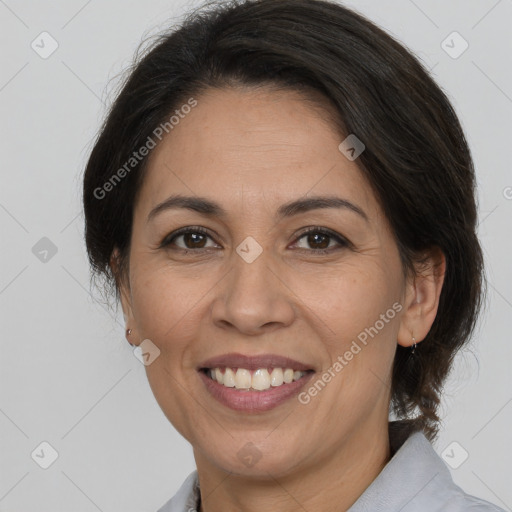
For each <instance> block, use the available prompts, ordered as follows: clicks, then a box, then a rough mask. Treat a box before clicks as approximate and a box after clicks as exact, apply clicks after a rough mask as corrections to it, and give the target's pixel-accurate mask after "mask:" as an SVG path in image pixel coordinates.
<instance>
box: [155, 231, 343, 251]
mask: <svg viewBox="0 0 512 512" xmlns="http://www.w3.org/2000/svg"><path fill="white" fill-rule="evenodd" d="M188 233H201V234H203V235H206V236H208V237H210V238H212V236H211V235H210V234H209V232H208V231H207V230H206V229H204V228H202V227H201V226H188V227H185V228H181V229H178V230H177V231H174V232H173V233H171V234H169V235H167V236H166V237H165V238H164V239H163V240H162V242H161V244H160V246H159V248H160V249H162V248H165V247H168V246H169V245H171V244H172V243H173V242H174V241H175V240H176V238H178V237H179V236H181V235H185V234H188ZM311 233H319V234H322V235H326V236H328V237H331V238H332V239H334V240H335V241H337V242H338V243H339V244H340V246H341V247H338V248H334V250H339V249H341V248H343V247H350V246H351V244H350V242H349V241H348V240H347V239H345V238H344V237H342V236H341V235H338V234H337V233H335V232H334V231H331V230H330V229H326V228H321V227H319V226H312V227H309V228H307V229H305V230H304V231H302V232H301V233H300V235H299V236H298V237H297V238H296V240H295V242H294V243H296V242H298V241H299V240H300V239H302V238H304V237H305V236H306V235H309V234H311ZM210 249H211V248H198V249H183V248H182V247H178V248H177V249H173V250H178V251H181V252H183V253H184V254H188V253H191V252H200V251H208V250H210ZM298 250H299V251H301V252H303V251H305V252H313V253H316V254H329V253H331V252H333V248H330V249H298Z"/></svg>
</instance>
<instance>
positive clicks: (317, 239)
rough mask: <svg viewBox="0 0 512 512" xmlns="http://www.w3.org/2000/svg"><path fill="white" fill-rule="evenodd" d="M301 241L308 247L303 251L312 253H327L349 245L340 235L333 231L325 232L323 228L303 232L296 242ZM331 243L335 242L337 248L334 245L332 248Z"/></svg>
mask: <svg viewBox="0 0 512 512" xmlns="http://www.w3.org/2000/svg"><path fill="white" fill-rule="evenodd" d="M302 239H304V240H305V241H306V243H307V245H308V246H309V247H307V248H305V249H304V250H309V252H313V253H315V252H318V253H329V252H332V251H334V250H337V249H340V248H343V247H348V246H349V245H350V244H349V242H348V241H347V240H346V239H345V238H343V237H342V236H341V235H338V234H337V233H334V232H333V231H330V230H327V229H325V228H317V227H313V228H309V229H308V230H307V231H305V232H303V233H302V235H301V236H299V238H297V241H299V240H302ZM332 241H335V242H336V243H337V246H336V244H334V246H332V245H331V242H332ZM296 243H297V242H296ZM301 249H303V248H301Z"/></svg>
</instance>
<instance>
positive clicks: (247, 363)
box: [198, 352, 313, 371]
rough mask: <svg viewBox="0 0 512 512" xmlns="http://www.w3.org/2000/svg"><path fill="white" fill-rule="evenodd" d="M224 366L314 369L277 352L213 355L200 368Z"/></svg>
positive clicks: (252, 368) (248, 368) (249, 368)
mask: <svg viewBox="0 0 512 512" xmlns="http://www.w3.org/2000/svg"><path fill="white" fill-rule="evenodd" d="M223 366H227V367H229V368H245V369H247V370H257V369H258V368H285V369H286V368H292V369H293V370H299V371H308V370H313V368H311V366H310V365H307V364H304V363H301V362H300V361H296V360H295V359H291V358H289V357H285V356H280V355H277V354H259V355H255V356H246V355H244V354H239V353H236V352H231V353H229V354H222V355H220V356H216V357H211V358H210V359H207V360H206V361H203V362H202V363H201V364H200V365H199V366H198V370H201V369H203V368H219V367H223Z"/></svg>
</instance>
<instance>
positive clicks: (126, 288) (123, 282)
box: [110, 247, 138, 345]
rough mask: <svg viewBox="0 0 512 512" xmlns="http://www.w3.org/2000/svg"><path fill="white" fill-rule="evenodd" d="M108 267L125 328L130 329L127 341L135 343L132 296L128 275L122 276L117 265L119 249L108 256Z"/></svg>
mask: <svg viewBox="0 0 512 512" xmlns="http://www.w3.org/2000/svg"><path fill="white" fill-rule="evenodd" d="M110 268H111V269H112V274H113V275H114V277H115V280H116V284H117V287H118V289H119V296H120V299H121V307H122V309H123V316H124V321H125V325H126V328H127V329H131V333H130V335H129V336H128V335H126V339H127V341H128V343H130V344H131V345H136V343H135V341H136V340H137V339H138V338H137V334H136V328H135V327H136V326H135V318H134V316H133V310H132V296H131V290H130V283H129V282H128V276H123V275H122V273H121V270H120V266H119V250H118V248H117V247H116V248H114V250H113V251H112V255H111V256H110Z"/></svg>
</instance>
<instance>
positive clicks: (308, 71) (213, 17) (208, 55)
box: [83, 0, 485, 439]
mask: <svg viewBox="0 0 512 512" xmlns="http://www.w3.org/2000/svg"><path fill="white" fill-rule="evenodd" d="M267 85H270V86H274V87H275V86H277V87H279V88H281V89H284V90H287V89H289V90H294V91H300V92H304V91H308V90H310V91H315V92H316V93H317V94H318V93H319V94H321V95H322V97H324V98H325V99H327V100H328V101H329V102H330V103H331V104H332V105H333V109H335V111H336V116H337V118H338V119H340V122H341V127H342V129H343V132H344V133H345V134H346V135H348V134H351V133H354V134H356V136H357V137H358V138H359V139H360V140H361V141H363V143H364V144H365V146H366V149H365V151H364V152H363V153H362V154H361V155H360V156H359V158H358V160H357V163H358V164H359V167H360V168H361V171H362V172H363V173H364V175H365V176H366V178H367V179H368V182H369V183H370V184H371V186H372V187H373V190H374V191H375V193H376V196H377V198H378V200H379V202H380V204H381V207H382V208H383V211H384V213H385V214H386V216H387V218H388V221H389V222H390V225H391V227H392V229H393V232H394V236H395V238H396V241H397V245H398V248H399V251H400V255H401V259H402V262H403V268H404V271H406V272H410V271H413V268H414V266H413V265H414V263H415V262H418V261H419V260H420V259H421V257H422V255H424V251H426V250H428V249H429V248H432V247H439V248H440V249H441V250H442V252H443V253H444V255H445V258H446V275H445V281H444V285H443V288H442V292H441V297H440V303H439V308H438V313H437V316H436V319H435V321H434V323H433V325H432V328H431V330H430V332H429V333H428V335H427V337H426V338H425V339H424V340H423V341H422V342H421V343H420V344H418V346H417V348H416V351H415V353H414V354H413V355H411V353H410V350H408V349H406V348H404V347H401V346H398V347H397V352H396V356H395V361H394V367H393V377H392V401H391V410H392V411H393V412H394V413H395V415H396V416H397V418H399V419H401V420H402V421H401V422H399V425H400V426H401V427H404V430H403V432H405V431H407V432H410V431H413V430H419V429H422V430H423V431H424V432H425V433H426V435H427V436H428V437H429V438H430V439H433V438H434V437H435V435H436V433H437V430H438V421H439V418H438V416H437V412H436V411H437V407H438V405H439V402H440V394H441V391H442V385H443V382H444V380H445V378H446V376H447V374H448V371H449V370H450V367H451V364H452V360H453V357H454V355H455V353H456V351H457V350H458V349H460V348H461V347H462V346H463V344H464V343H466V342H467V341H468V340H469V337H470V335H471V333H472V332H473V329H474V327H475V322H476V320H477V316H478V312H479V309H480V306H481V302H482V295H483V289H484V287H483V285H484V283H485V282H484V280H483V271H482V268H483V260H482V252H481V248H480V245H479V242H478V239H477V236H476V220H477V209H476V204H475V190H474V189H475V175H474V169H473V163H472V159H471V155H470V150H469V148H468V144H467V142H466V139H465V136H464V133H463V130H462V128H461V125H460V123H459V120H458V118H457V116H456V114H455V112H454V110H453V108H452V106H451V104H450V101H449V100H448V98H447V97H446V95H445V94H444V92H443V91H442V90H441V88H440V87H439V86H438V85H437V84H436V83H435V82H434V81H433V80H432V78H431V77H430V76H429V73H428V72H427V71H426V70H425V68H424V67H423V66H422V64H421V63H420V62H419V61H418V60H417V59H416V58H415V57H414V56H413V55H412V54H411V53H410V52H409V51H408V50H407V49H406V48H405V47H404V46H403V45H402V44H400V43H399V42H397V41H396V40H395V39H394V38H392V37H391V36H390V35H388V34H387V33H386V32H384V31H383V30H382V29H380V28H378V27H377V26H376V25H374V24H373V23H372V22H370V21H369V20H367V19H366V18H364V17H363V16H361V15H359V14H357V13H356V12H354V11H352V10H349V9H347V8H345V7H343V6H342V5H339V4H337V3H331V2H328V1H323V0H247V1H229V2H224V3H216V2H214V3H213V4H212V3H210V4H207V5H206V6H203V7H202V8H200V9H199V10H197V11H195V12H193V13H192V14H190V15H189V16H188V17H187V18H186V19H185V21H184V22H182V23H181V25H180V26H179V27H177V28H174V29H172V30H169V31H168V32H167V33H164V34H161V35H160V36H158V37H157V38H156V39H155V41H154V44H153V45H152V46H151V47H150V48H148V49H147V51H146V52H145V54H144V55H143V56H142V57H140V58H137V59H136V60H135V62H134V64H133V66H132V68H130V69H129V75H128V77H127V79H126V80H125V82H124V83H123V84H122V89H121V91H120V93H119V94H118V96H117V98H116V100H115V102H114V104H113V105H112V107H111V109H110V111H109V113H108V116H107V118H106V120H105V122H104V125H103V126H102V129H101V131H100V133H99V135H98V138H97V140H96V142H95V145H94V148H93V150H92V152H91V155H90V158H89V161H88V163H87V167H86V169H85V175H84V189H83V202H84V209H85V240H86V245H87V251H88V256H89V260H90V263H91V267H92V271H93V272H92V275H93V277H95V276H101V277H104V278H106V283H107V285H109V286H110V288H109V289H110V291H115V293H116V298H117V299H119V282H120V281H119V279H123V278H125V277H126V275H127V268H128V265H129V258H128V255H129V246H130V237H131V230H132V218H133V211H134V204H135V202H136V199H137V192H138V190H140V186H141V183H142V179H143V177H144V170H145V168H146V163H147V160H148V157H145V158H142V159H141V160H140V162H137V164H136V165H134V166H133V168H132V169H130V170H129V172H126V173H123V179H122V180H119V181H118V182H115V183H114V186H111V187H109V191H108V193H106V194H103V193H102V194H99V193H98V190H100V189H103V190H104V188H102V187H104V184H105V183H107V182H108V181H109V180H111V179H112V176H113V175H114V174H115V173H116V172H117V171H118V169H120V168H122V167H123V165H126V162H127V161H128V160H129V159H130V157H131V155H132V153H133V152H134V151H135V150H137V149H138V148H140V147H142V146H144V145H145V144H146V141H147V140H148V137H150V136H151V135H152V134H153V132H154V130H155V128H156V127H158V126H159V125H160V124H161V123H164V122H166V120H168V119H169V116H170V115H171V114H172V113H173V112H174V111H175V109H177V108H178V107H179V106H180V105H182V104H184V103H186V102H187V100H188V99H189V98H191V97H192V96H196V97H197V96H199V94H200V93H201V92H202V91H204V90H206V89H208V88H212V87H217V88H219V87H220V88H222V87H232V86H255V87H258V86H267ZM340 141H341V140H340ZM125 169H126V167H125ZM111 183H112V182H111ZM99 196H103V197H99ZM114 248H118V249H119V251H120V257H119V259H118V264H119V267H118V269H119V270H118V272H117V273H114V272H113V271H112V268H111V266H110V258H111V255H112V252H113V250H114Z"/></svg>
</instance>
